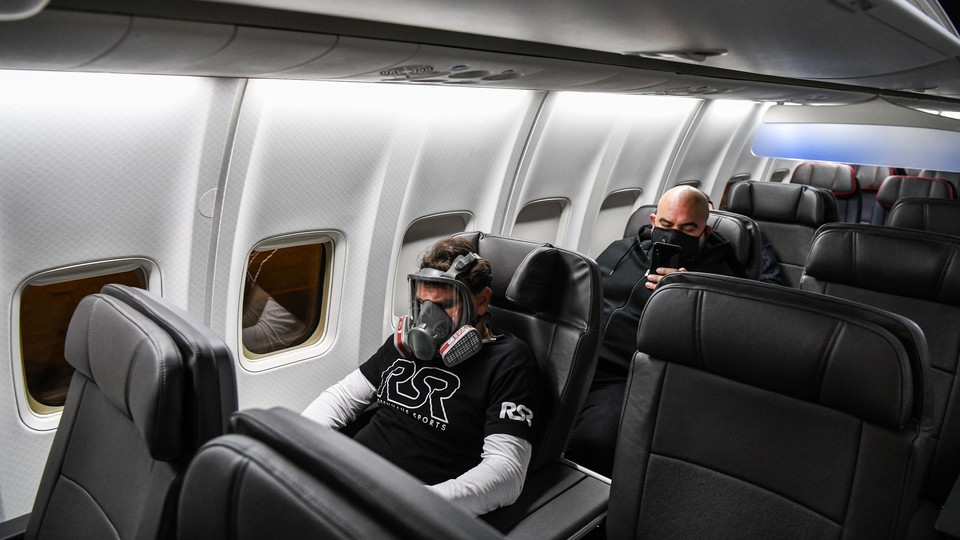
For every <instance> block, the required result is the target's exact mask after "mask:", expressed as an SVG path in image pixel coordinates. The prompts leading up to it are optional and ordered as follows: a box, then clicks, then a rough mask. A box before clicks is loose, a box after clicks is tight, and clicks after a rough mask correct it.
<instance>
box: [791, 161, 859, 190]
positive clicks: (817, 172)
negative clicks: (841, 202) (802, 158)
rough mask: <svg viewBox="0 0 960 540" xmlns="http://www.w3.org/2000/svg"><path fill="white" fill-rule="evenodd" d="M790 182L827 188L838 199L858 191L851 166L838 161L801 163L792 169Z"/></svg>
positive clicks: (854, 173) (855, 177) (855, 176)
mask: <svg viewBox="0 0 960 540" xmlns="http://www.w3.org/2000/svg"><path fill="white" fill-rule="evenodd" d="M790 182H791V183H793V184H804V185H808V186H815V187H819V188H824V189H829V190H830V191H832V192H833V195H834V196H835V197H837V198H838V199H845V198H847V197H852V196H854V195H856V194H857V192H858V191H860V187H859V186H858V185H857V173H856V172H854V170H853V167H851V166H849V165H840V164H838V163H814V162H811V161H808V162H805V163H801V164H800V165H797V168H796V169H794V171H793V177H792V178H791V179H790Z"/></svg>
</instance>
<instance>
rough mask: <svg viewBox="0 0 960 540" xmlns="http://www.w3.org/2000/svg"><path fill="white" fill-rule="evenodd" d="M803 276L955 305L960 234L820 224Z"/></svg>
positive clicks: (959, 300)
mask: <svg viewBox="0 0 960 540" xmlns="http://www.w3.org/2000/svg"><path fill="white" fill-rule="evenodd" d="M804 275H805V276H811V277H812V278H815V279H817V280H821V281H827V282H831V283H839V284H844V285H850V286H853V287H859V288H861V289H869V290H872V291H879V292H884V293H889V294H895V295H898V296H906V297H910V298H919V299H923V300H930V301H934V302H939V303H942V304H950V305H954V306H960V238H957V237H954V236H948V235H941V234H931V233H929V232H921V231H911V230H907V229H895V228H892V227H879V226H871V225H858V224H852V223H850V224H839V223H836V224H830V225H824V226H823V227H821V228H820V229H819V230H818V231H817V234H816V235H814V237H813V241H812V242H811V243H810V252H809V254H808V255H807V262H806V267H805V269H804Z"/></svg>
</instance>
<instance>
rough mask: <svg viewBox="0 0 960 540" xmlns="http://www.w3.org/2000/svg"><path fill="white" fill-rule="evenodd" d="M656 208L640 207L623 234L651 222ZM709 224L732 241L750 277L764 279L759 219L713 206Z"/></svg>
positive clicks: (634, 231) (626, 235)
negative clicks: (761, 272)
mask: <svg viewBox="0 0 960 540" xmlns="http://www.w3.org/2000/svg"><path fill="white" fill-rule="evenodd" d="M656 212H657V205H655V204H646V205H643V206H641V207H640V208H637V209H636V210H635V211H634V212H633V214H630V218H629V219H628V220H627V226H626V228H625V229H624V231H623V237H624V238H629V237H631V236H634V235H636V234H638V233H639V232H640V229H641V228H642V227H643V226H644V225H647V224H649V223H650V214H655V213H656ZM707 224H708V225H710V227H712V228H713V230H714V231H716V232H718V233H720V236H722V237H724V238H725V239H726V240H727V241H728V242H730V246H731V247H732V248H733V252H734V254H735V255H736V259H737V262H738V263H739V264H740V266H741V267H743V269H744V270H745V271H746V277H748V278H750V279H760V271H761V268H762V263H761V260H760V246H761V241H760V227H759V226H758V225H757V222H755V221H754V220H752V219H750V218H749V217H747V216H744V215H741V214H735V213H733V212H727V211H724V210H711V211H710V217H709V218H707Z"/></svg>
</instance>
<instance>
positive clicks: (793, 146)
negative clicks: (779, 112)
mask: <svg viewBox="0 0 960 540" xmlns="http://www.w3.org/2000/svg"><path fill="white" fill-rule="evenodd" d="M750 150H751V151H752V152H753V154H754V155H756V156H761V157H777V158H788V159H801V160H806V161H832V162H838V163H855V164H861V165H883V166H889V167H904V168H912V169H932V170H939V171H960V132H956V131H945V130H940V129H929V128H918V127H903V126H878V125H861V124H826V123H824V124H808V123H804V124H801V123H795V124H794V123H778V124H762V125H761V126H760V129H759V130H757V135H756V137H754V140H753V145H752V146H751V149H750Z"/></svg>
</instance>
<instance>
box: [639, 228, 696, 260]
mask: <svg viewBox="0 0 960 540" xmlns="http://www.w3.org/2000/svg"><path fill="white" fill-rule="evenodd" d="M706 231H707V229H706V227H704V229H703V232H701V233H700V234H699V235H697V236H690V235H689V234H686V233H685V232H683V231H681V230H680V229H663V228H660V227H654V228H653V230H652V231H650V239H651V240H653V241H654V242H666V243H667V244H674V245H677V246H680V261H689V260H691V259H693V258H694V257H695V256H696V255H697V251H698V250H699V249H700V237H701V236H703V233H704V232H706Z"/></svg>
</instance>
